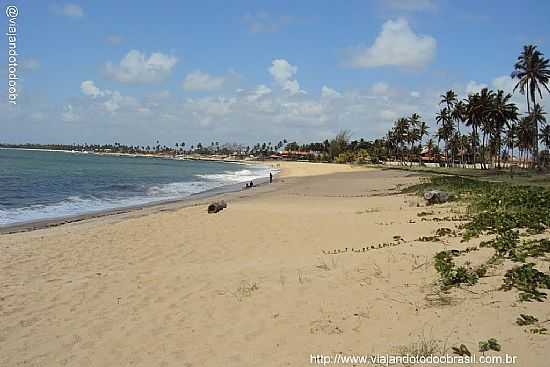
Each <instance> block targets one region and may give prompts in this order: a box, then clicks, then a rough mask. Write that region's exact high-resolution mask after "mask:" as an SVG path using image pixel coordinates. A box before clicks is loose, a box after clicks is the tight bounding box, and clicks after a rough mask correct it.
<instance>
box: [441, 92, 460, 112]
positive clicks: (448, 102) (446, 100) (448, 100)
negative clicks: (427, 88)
mask: <svg viewBox="0 0 550 367" xmlns="http://www.w3.org/2000/svg"><path fill="white" fill-rule="evenodd" d="M457 102H458V98H457V96H456V93H455V92H454V90H452V89H449V90H448V91H447V92H445V94H442V95H441V100H440V101H439V104H440V105H442V104H444V105H445V106H446V107H447V109H448V110H449V111H451V110H452V109H453V107H454V105H455V104H456V103H457Z"/></svg>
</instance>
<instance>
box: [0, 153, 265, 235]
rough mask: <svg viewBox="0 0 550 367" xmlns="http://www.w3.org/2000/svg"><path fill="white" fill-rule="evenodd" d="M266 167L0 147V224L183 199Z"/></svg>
mask: <svg viewBox="0 0 550 367" xmlns="http://www.w3.org/2000/svg"><path fill="white" fill-rule="evenodd" d="M269 172H270V168H268V167H265V166H259V165H249V164H241V163H232V162H218V161H197V160H174V159H161V158H148V157H128V156H111V155H97V154H83V153H71V152H61V151H36V150H15V149H0V226H10V225H14V224H22V223H27V222H33V221H38V220H46V219H57V218H65V217H70V216H76V215H81V214H89V213H96V212H101V211H106V210H112V209H117V208H125V207H132V206H139V205H144V204H150V203H156V202H163V201H171V200H177V199H183V198H187V197H190V196H191V195H193V194H197V193H200V192H205V191H208V190H212V189H216V188H220V187H223V186H227V185H230V184H236V183H240V182H250V181H251V180H255V179H259V178H263V177H267V176H269Z"/></svg>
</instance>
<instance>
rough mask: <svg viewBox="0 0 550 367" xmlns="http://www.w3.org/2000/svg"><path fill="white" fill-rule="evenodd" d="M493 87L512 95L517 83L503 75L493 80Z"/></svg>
mask: <svg viewBox="0 0 550 367" xmlns="http://www.w3.org/2000/svg"><path fill="white" fill-rule="evenodd" d="M493 86H494V87H495V89H500V90H503V91H504V92H506V93H512V91H513V90H514V87H515V86H516V82H515V81H514V80H513V79H512V78H510V76H508V75H502V76H499V77H496V78H495V79H493Z"/></svg>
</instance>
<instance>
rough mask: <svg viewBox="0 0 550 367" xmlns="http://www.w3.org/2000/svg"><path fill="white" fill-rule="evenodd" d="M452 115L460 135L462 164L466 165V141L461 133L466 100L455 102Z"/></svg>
mask: <svg viewBox="0 0 550 367" xmlns="http://www.w3.org/2000/svg"><path fill="white" fill-rule="evenodd" d="M447 93H448V92H447ZM451 116H452V118H453V119H454V120H455V121H456V129H457V133H458V135H459V137H460V140H459V146H458V149H459V151H460V164H461V165H462V166H464V148H465V146H464V144H462V143H463V142H464V139H463V138H462V137H463V135H461V133H460V124H461V123H462V122H464V121H466V104H465V103H464V101H458V102H456V103H455V105H454V108H453V110H452V112H451Z"/></svg>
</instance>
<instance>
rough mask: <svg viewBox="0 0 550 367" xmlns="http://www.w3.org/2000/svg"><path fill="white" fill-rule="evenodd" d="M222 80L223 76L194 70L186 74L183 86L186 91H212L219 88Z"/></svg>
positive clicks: (223, 79)
mask: <svg viewBox="0 0 550 367" xmlns="http://www.w3.org/2000/svg"><path fill="white" fill-rule="evenodd" d="M224 82H225V78H224V77H221V76H212V75H209V74H208V73H203V72H202V71H200V70H195V71H193V72H192V73H189V74H187V76H186V77H185V80H184V81H183V88H184V89H185V90H187V91H214V90H218V89H220V88H221V87H222V86H223V83H224Z"/></svg>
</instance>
